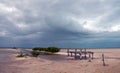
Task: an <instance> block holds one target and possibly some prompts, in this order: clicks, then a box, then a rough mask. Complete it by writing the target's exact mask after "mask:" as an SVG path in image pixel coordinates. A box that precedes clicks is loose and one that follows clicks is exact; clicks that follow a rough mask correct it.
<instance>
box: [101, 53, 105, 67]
mask: <svg viewBox="0 0 120 73" xmlns="http://www.w3.org/2000/svg"><path fill="white" fill-rule="evenodd" d="M102 61H103V66H105V58H104V54H102Z"/></svg>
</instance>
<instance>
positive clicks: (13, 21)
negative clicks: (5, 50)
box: [0, 0, 120, 47]
mask: <svg viewBox="0 0 120 73" xmlns="http://www.w3.org/2000/svg"><path fill="white" fill-rule="evenodd" d="M119 5H120V3H119V1H118V0H11V1H8V0H1V1H0V40H1V41H0V46H22V47H23V46H24V47H28V46H29V47H33V46H51V45H53V46H54V45H55V46H59V47H95V46H94V44H96V46H98V44H101V45H102V44H104V41H106V40H107V41H108V40H110V41H112V40H113V41H114V43H115V42H116V43H118V42H119V41H118V40H119V39H120V38H119V34H120V33H119V31H120V21H119V19H120V18H119V12H120V8H119ZM116 39H117V40H116ZM100 42H102V43H100ZM9 43H10V44H9ZM106 43H108V44H111V43H112V42H106ZM117 45H118V44H117ZM117 45H115V46H117Z"/></svg>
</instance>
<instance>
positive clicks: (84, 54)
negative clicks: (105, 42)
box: [67, 49, 94, 60]
mask: <svg viewBox="0 0 120 73" xmlns="http://www.w3.org/2000/svg"><path fill="white" fill-rule="evenodd" d="M67 54H68V56H71V57H74V58H75V59H89V60H91V59H93V57H94V52H91V51H87V50H86V49H79V51H78V49H74V51H73V50H70V49H67Z"/></svg>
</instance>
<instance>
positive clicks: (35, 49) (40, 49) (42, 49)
mask: <svg viewBox="0 0 120 73" xmlns="http://www.w3.org/2000/svg"><path fill="white" fill-rule="evenodd" d="M32 50H33V51H37V50H38V51H45V50H46V48H42V47H35V48H33V49H32Z"/></svg>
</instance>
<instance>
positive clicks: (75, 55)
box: [75, 49, 77, 59]
mask: <svg viewBox="0 0 120 73" xmlns="http://www.w3.org/2000/svg"><path fill="white" fill-rule="evenodd" d="M76 58H77V49H75V59H76Z"/></svg>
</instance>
